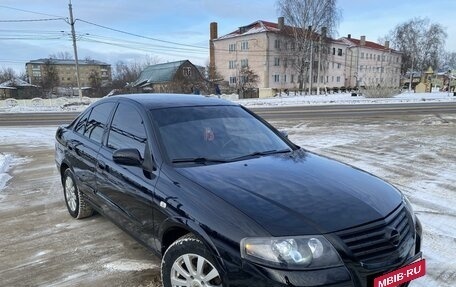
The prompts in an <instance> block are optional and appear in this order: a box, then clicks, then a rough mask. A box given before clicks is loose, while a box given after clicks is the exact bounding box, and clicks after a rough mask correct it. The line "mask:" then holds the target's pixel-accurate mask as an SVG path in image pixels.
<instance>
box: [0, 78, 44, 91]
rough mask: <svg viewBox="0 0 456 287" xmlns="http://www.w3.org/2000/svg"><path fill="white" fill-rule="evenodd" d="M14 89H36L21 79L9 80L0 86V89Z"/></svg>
mask: <svg viewBox="0 0 456 287" xmlns="http://www.w3.org/2000/svg"><path fill="white" fill-rule="evenodd" d="M16 87H38V86H35V85H32V84H29V83H27V82H26V81H24V80H21V79H11V80H9V81H6V82H3V83H1V84H0V88H1V89H15V88H16Z"/></svg>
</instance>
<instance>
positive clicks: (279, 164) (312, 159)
mask: <svg viewBox="0 0 456 287" xmlns="http://www.w3.org/2000/svg"><path fill="white" fill-rule="evenodd" d="M177 171H178V172H179V173H180V174H182V175H183V176H185V177H187V178H188V179H190V180H192V181H194V182H195V183H197V184H199V185H200V186H202V187H204V188H206V189H207V190H209V191H210V192H213V193H215V194H216V195H217V196H219V197H221V198H223V199H224V200H225V201H227V202H228V203H230V204H231V205H233V206H235V207H237V208H238V209H239V210H241V211H242V212H243V213H244V214H246V215H247V216H249V217H250V218H251V219H253V220H255V221H256V222H257V223H258V224H260V225H261V226H262V227H263V228H265V229H266V230H267V231H268V232H270V233H271V235H272V236H287V235H306V234H315V233H331V232H334V231H338V230H342V229H346V228H350V227H354V226H357V225H361V224H365V223H368V222H371V221H374V220H377V219H381V218H384V217H386V216H387V215H388V214H389V213H390V212H391V211H393V209H394V208H395V207H397V206H398V205H399V204H400V203H401V201H402V197H401V194H400V193H399V192H398V190H397V189H395V188H394V187H393V186H391V185H390V184H388V183H386V182H384V181H382V180H381V179H379V178H377V177H375V176H373V175H371V174H369V173H366V172H364V171H362V170H359V169H357V168H354V167H351V166H348V165H345V164H342V163H340V162H338V161H335V160H331V159H328V158H326V157H322V156H319V155H316V154H313V153H310V152H307V151H304V150H302V149H301V150H297V151H293V152H290V153H286V154H277V155H270V156H263V157H257V158H253V159H249V160H243V161H238V162H231V163H226V164H213V165H198V166H192V167H182V168H177ZM202 200H204V199H202Z"/></svg>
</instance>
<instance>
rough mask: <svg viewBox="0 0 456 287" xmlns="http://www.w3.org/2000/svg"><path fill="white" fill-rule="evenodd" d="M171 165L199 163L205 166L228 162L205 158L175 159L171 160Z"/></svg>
mask: <svg viewBox="0 0 456 287" xmlns="http://www.w3.org/2000/svg"><path fill="white" fill-rule="evenodd" d="M172 162H173V163H192V162H193V163H200V164H206V163H223V162H229V161H228V160H224V159H214V158H206V157H195V158H177V159H173V161H172Z"/></svg>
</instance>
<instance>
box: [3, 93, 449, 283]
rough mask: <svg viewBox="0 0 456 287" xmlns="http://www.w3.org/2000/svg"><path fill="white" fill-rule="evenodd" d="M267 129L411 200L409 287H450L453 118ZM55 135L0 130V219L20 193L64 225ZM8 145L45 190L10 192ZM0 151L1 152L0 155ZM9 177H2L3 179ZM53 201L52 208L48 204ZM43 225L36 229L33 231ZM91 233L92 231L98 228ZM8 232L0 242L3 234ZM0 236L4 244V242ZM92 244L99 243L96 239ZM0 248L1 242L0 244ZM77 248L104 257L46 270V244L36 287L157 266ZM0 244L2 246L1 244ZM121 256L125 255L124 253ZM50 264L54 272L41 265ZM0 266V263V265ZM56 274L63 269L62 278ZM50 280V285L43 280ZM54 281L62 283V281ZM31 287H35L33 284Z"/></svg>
mask: <svg viewBox="0 0 456 287" xmlns="http://www.w3.org/2000/svg"><path fill="white" fill-rule="evenodd" d="M271 100H272V101H273V100H275V99H271ZM272 124H273V125H274V126H276V127H278V128H280V129H286V130H287V131H288V133H289V137H290V139H291V140H292V141H294V142H295V143H297V144H299V145H301V146H302V147H304V148H307V149H308V150H310V151H314V152H317V153H320V154H323V155H326V156H329V157H332V158H335V159H338V160H341V161H343V162H346V163H349V164H351V165H354V166H356V167H359V168H362V169H364V170H367V171H369V172H371V173H373V174H375V175H378V176H380V177H381V178H383V179H385V180H387V181H389V182H391V183H392V184H394V185H395V186H397V187H398V188H399V189H401V190H402V191H403V192H404V193H405V194H406V195H407V196H408V198H409V199H410V200H411V202H412V204H413V206H414V208H415V212H416V214H417V216H418V218H419V219H420V220H421V222H422V224H423V236H424V238H423V246H422V249H423V253H424V258H426V260H427V275H426V276H425V277H423V278H420V279H417V280H415V281H414V282H413V283H412V284H411V287H450V286H454V282H455V281H456V261H455V258H456V184H455V180H454V179H455V178H456V142H455V138H456V116H455V115H426V116H397V117H395V118H388V119H378V118H376V119H356V120H353V119H345V118H344V119H340V120H337V119H327V120H326V119H325V120H324V119H317V120H305V121H304V120H301V121H298V120H296V121H276V122H273V123H272ZM55 129H56V128H55V127H39V128H3V127H2V128H0V148H1V149H0V150H2V152H1V153H0V174H5V172H6V170H7V168H6V167H8V166H11V165H13V167H10V168H9V170H10V172H9V174H10V175H11V176H13V179H10V181H9V183H8V186H7V187H6V188H5V189H4V190H3V191H0V214H2V212H3V213H4V212H7V213H6V214H13V213H14V212H16V211H15V208H20V207H22V206H23V204H24V203H23V202H19V200H16V199H15V198H14V200H13V199H12V196H13V193H12V192H11V190H13V191H14V192H21V194H20V196H19V197H18V198H19V199H21V201H22V200H26V202H25V205H26V206H30V207H33V206H36V208H37V210H38V211H33V212H32V213H30V214H32V215H33V216H38V215H37V214H39V215H41V214H42V215H43V216H45V218H46V220H48V221H49V220H51V218H55V216H54V215H53V214H54V213H55V212H59V216H60V217H63V218H66V217H64V214H65V212H66V211H65V207H64V203H63V202H61V198H60V196H61V190H60V189H61V187H60V184H59V182H58V176H57V175H56V174H53V175H52V176H49V175H47V176H46V175H45V174H48V173H49V171H48V170H47V169H43V168H48V169H49V170H52V171H53V172H55V166H54V162H53V154H52V153H53V148H52V147H53V144H54V133H55ZM15 145H16V146H18V147H20V148H21V149H25V150H27V151H28V154H29V155H28V156H30V157H33V158H34V157H36V158H35V159H34V161H35V164H37V166H34V167H33V168H32V170H33V171H36V172H40V175H41V174H43V175H42V176H40V177H39V178H43V177H48V178H47V179H46V186H43V185H42V184H37V183H34V182H32V181H30V182H29V183H27V185H26V186H28V185H30V186H31V187H30V191H28V190H27V189H26V188H25V189H24V188H23V186H22V185H21V186H20V187H17V186H13V185H14V182H15V183H16V184H18V182H21V183H22V178H21V179H20V180H19V179H18V180H16V181H15V179H16V177H17V178H20V177H25V178H26V180H28V179H27V178H28V175H25V174H24V166H26V165H27V164H28V163H25V165H24V164H23V165H22V167H17V168H15V167H14V165H15V162H14V161H12V159H13V158H20V157H21V156H20V155H17V154H16V153H15V149H14V147H15ZM3 147H8V148H7V149H6V151H5V149H4V148H3ZM23 163H24V162H23ZM40 170H41V171H40ZM10 175H6V177H5V178H8V177H9V176H10ZM43 180H44V179H43ZM35 186H41V187H40V188H41V189H39V190H37V187H35ZM30 194H33V197H30V196H29V195H30ZM56 197H57V198H58V200H59V202H56V200H57V199H56ZM16 201H17V202H16ZM47 206H49V209H47V210H43V211H40V210H41V207H47ZM34 208H35V207H34ZM33 210H35V209H33ZM17 212H18V211H17ZM21 213H22V211H21ZM4 214H5V213H4ZM22 217H24V220H30V218H28V216H25V215H23V216H22ZM22 217H21V218H22ZM6 218H9V217H6ZM10 218H11V220H14V222H15V224H18V226H20V224H22V223H21V221H20V219H18V218H16V217H13V216H11V217H10ZM26 218H28V219H26ZM61 220H64V219H61ZM65 220H66V219H65ZM100 220H101V218H98V219H97V218H94V219H92V220H91V221H90V222H89V223H90V224H87V223H86V225H81V223H80V221H73V220H69V219H68V220H67V221H65V224H64V226H63V227H62V226H61V225H59V224H60V223H61V222H60V223H59V224H57V225H55V226H54V225H51V227H49V229H47V227H46V226H45V225H43V226H40V227H39V228H37V227H36V226H34V227H33V228H34V229H33V230H35V229H37V231H36V232H38V230H39V232H40V233H37V234H38V235H37V238H41V235H39V234H41V233H42V232H45V233H46V234H47V235H46V236H47V237H46V238H52V239H53V240H56V241H55V242H60V238H61V237H60V236H64V235H66V234H68V232H66V231H67V230H69V229H71V230H72V232H76V231H77V230H78V231H81V230H83V229H82V228H81V226H85V228H86V230H87V229H90V228H92V227H91V226H92V225H95V224H100ZM44 223H46V222H44ZM44 223H43V222H41V221H36V224H44ZM7 226H10V225H9V224H7V223H4V225H1V223H0V227H2V228H7ZM95 227H96V228H97V229H100V227H99V226H95ZM8 230H9V229H8ZM8 230H7V232H6V234H8V232H9V231H8ZM102 230H103V233H109V232H113V234H110V238H113V239H112V240H115V241H113V242H118V239H116V238H119V237H120V236H123V235H122V233H121V232H120V231H119V232H117V231H115V227H114V226H110V225H106V224H105V225H103V229H102ZM11 232H14V234H16V233H17V235H18V236H20V234H22V233H23V231H21V230H15V231H11ZM32 234H33V233H32ZM0 236H1V235H0ZM6 236H7V238H8V235H6ZM27 236H32V235H27ZM81 236H85V235H81ZM100 236H102V235H101V234H100ZM11 238H12V239H11V240H15V239H14V238H13V237H11ZM5 240H6V239H2V240H0V241H5ZM84 240H85V242H87V243H86V245H87V246H91V247H90V248H89V247H84V246H80V247H76V249H78V248H79V249H80V250H84V252H85V253H84V254H85V255H84V256H85V257H84V258H86V259H87V258H94V256H93V254H91V253H90V252H93V250H99V249H100V248H99V247H100V246H101V247H102V248H101V249H102V250H104V252H105V253H103V254H104V255H103V256H101V257H100V259H97V258H98V257H96V256H95V259H93V260H94V261H93V262H90V263H86V262H79V261H77V258H76V257H75V258H74V260H73V259H72V261H71V262H70V263H68V264H72V265H68V266H66V267H59V266H60V265H59V264H54V263H52V262H54V261H55V260H56V259H55V256H57V255H56V253H59V252H66V251H64V250H66V248H65V247H64V246H63V247H62V248H58V247H56V245H57V243H52V242H51V241H47V242H49V243H48V244H47V243H46V244H47V245H46V246H47V248H48V249H55V251H53V252H50V253H46V254H44V255H43V256H42V257H43V258H45V259H46V260H43V262H44V263H40V264H41V265H38V267H39V268H44V269H43V270H47V271H46V272H49V273H47V274H48V275H46V276H47V277H45V278H44V277H39V278H41V279H40V280H48V281H43V284H44V282H65V284H67V285H65V286H71V285H78V284H82V285H84V284H89V283H90V282H93V280H98V279H99V280H103V281H100V282H116V281H115V279H116V277H115V276H118V274H119V270H120V271H122V272H126V271H124V270H126V269H128V270H133V271H134V272H133V273H128V274H126V273H122V274H124V275H123V276H124V277H122V278H123V279H124V280H127V279H126V278H132V276H135V274H136V275H137V274H141V273H140V272H138V271H140V270H143V269H144V268H145V269H147V270H150V269H148V268H154V266H158V265H157V263H156V262H149V261H147V260H145V259H144V255H143V253H144V252H143V251H141V249H138V250H137V253H138V255H135V256H133V255H131V254H133V253H134V252H135V250H136V249H135V248H137V247H135V246H136V245H132V244H133V243H131V242H130V241H129V240H128V239H122V240H123V241H122V242H126V243H124V244H123V245H122V246H117V245H116V246H114V247H115V249H112V248H113V247H110V248H111V249H108V248H107V247H106V246H104V245H101V244H106V243H101V242H99V241H95V238H94V236H85V237H84ZM14 242H15V241H14ZM27 242H32V240H27V241H26V242H24V244H27ZM127 242H128V243H127ZM4 243H5V244H7V241H5V242H4ZM43 244H45V243H43ZM110 244H111V243H110ZM111 245H112V244H111ZM8 246H9V245H8ZM8 246H6V247H3V248H6V249H4V250H3V252H4V253H3V255H5V256H8V255H7V254H10V253H8V252H10V251H11V256H14V255H12V254H16V253H15V252H17V251H14V250H10V249H8V248H9V247H8ZM21 248H22V249H24V250H25V251H27V252H25V253H24V255H23V256H24V258H25V259H23V260H31V261H30V262H32V261H33V260H36V258H28V257H27V256H29V255H28V254H41V253H39V252H44V251H42V250H34V249H32V248H34V247H30V246H28V245H24V247H21ZM129 248H133V249H131V250H130V249H129ZM30 249H31V250H30ZM5 250H6V251H5ZM122 250H124V251H122ZM140 251H141V252H140ZM1 252H2V246H1V244H0V254H2V253H1ZM120 252H124V253H122V254H124V255H123V257H122V256H120V255H119V254H120ZM21 254H22V253H21ZM59 254H60V253H59ZM140 254H142V255H140ZM62 256H63V255H62ZM12 258H13V257H12ZM64 258H66V257H64ZM72 258H73V257H72ZM18 260H19V259H18ZM21 260H22V259H21ZM138 260H139V261H138ZM51 263H52V264H54V265H49V264H51ZM4 264H5V263H4ZM1 266H2V263H0V267H1ZM34 266H36V265H33V264H32V265H24V266H23V267H21V269H17V270H16V269H8V270H7V271H6V272H7V273H5V274H3V275H5V276H6V275H8V276H10V277H11V278H12V279H11V280H12V281H9V282H11V284H13V285H14V283H20V282H22V281H14V280H21V278H23V277H21V276H22V275H20V273H24V274H25V273H30V272H31V273H32V274H34V276H35V275H36V276H38V275H39V276H41V272H42V271H40V270H41V269H37V268H38V267H34ZM69 266H80V267H78V268H80V270H76V271H74V274H73V273H71V268H69ZM100 266H101V267H100ZM59 268H60V269H59ZM61 268H64V270H63V269H61ZM0 269H2V268H0ZM93 269H96V270H100V271H99V272H100V273H99V278H98V277H90V276H93V275H90V276H89V275H87V270H93ZM1 272H2V271H1V270H0V277H2V273H1ZM68 272H70V273H68ZM51 274H52V275H53V276H57V277H51ZM56 274H63V275H56ZM97 274H98V273H97ZM157 274H158V273H157ZM43 276H44V275H43ZM58 276H64V278H60V277H58ZM119 276H120V275H119ZM153 276H158V275H153ZM94 278H95V279H94ZM153 278H158V277H153ZM35 280H38V279H35ZM59 280H64V281H59ZM91 280H92V281H91ZM106 280H114V281H106ZM128 280H130V279H128ZM138 280H139V279H138ZM154 280H155V279H154ZM157 280H158V279H157ZM95 282H96V281H95ZM35 283H38V285H39V282H35ZM154 284H155V283H154ZM95 285H96V284H95ZM146 286H158V285H146Z"/></svg>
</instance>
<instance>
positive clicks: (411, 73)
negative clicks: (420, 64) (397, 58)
mask: <svg viewBox="0 0 456 287" xmlns="http://www.w3.org/2000/svg"><path fill="white" fill-rule="evenodd" d="M412 81H413V55H412V68H411V69H410V82H409V93H411V92H412Z"/></svg>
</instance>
